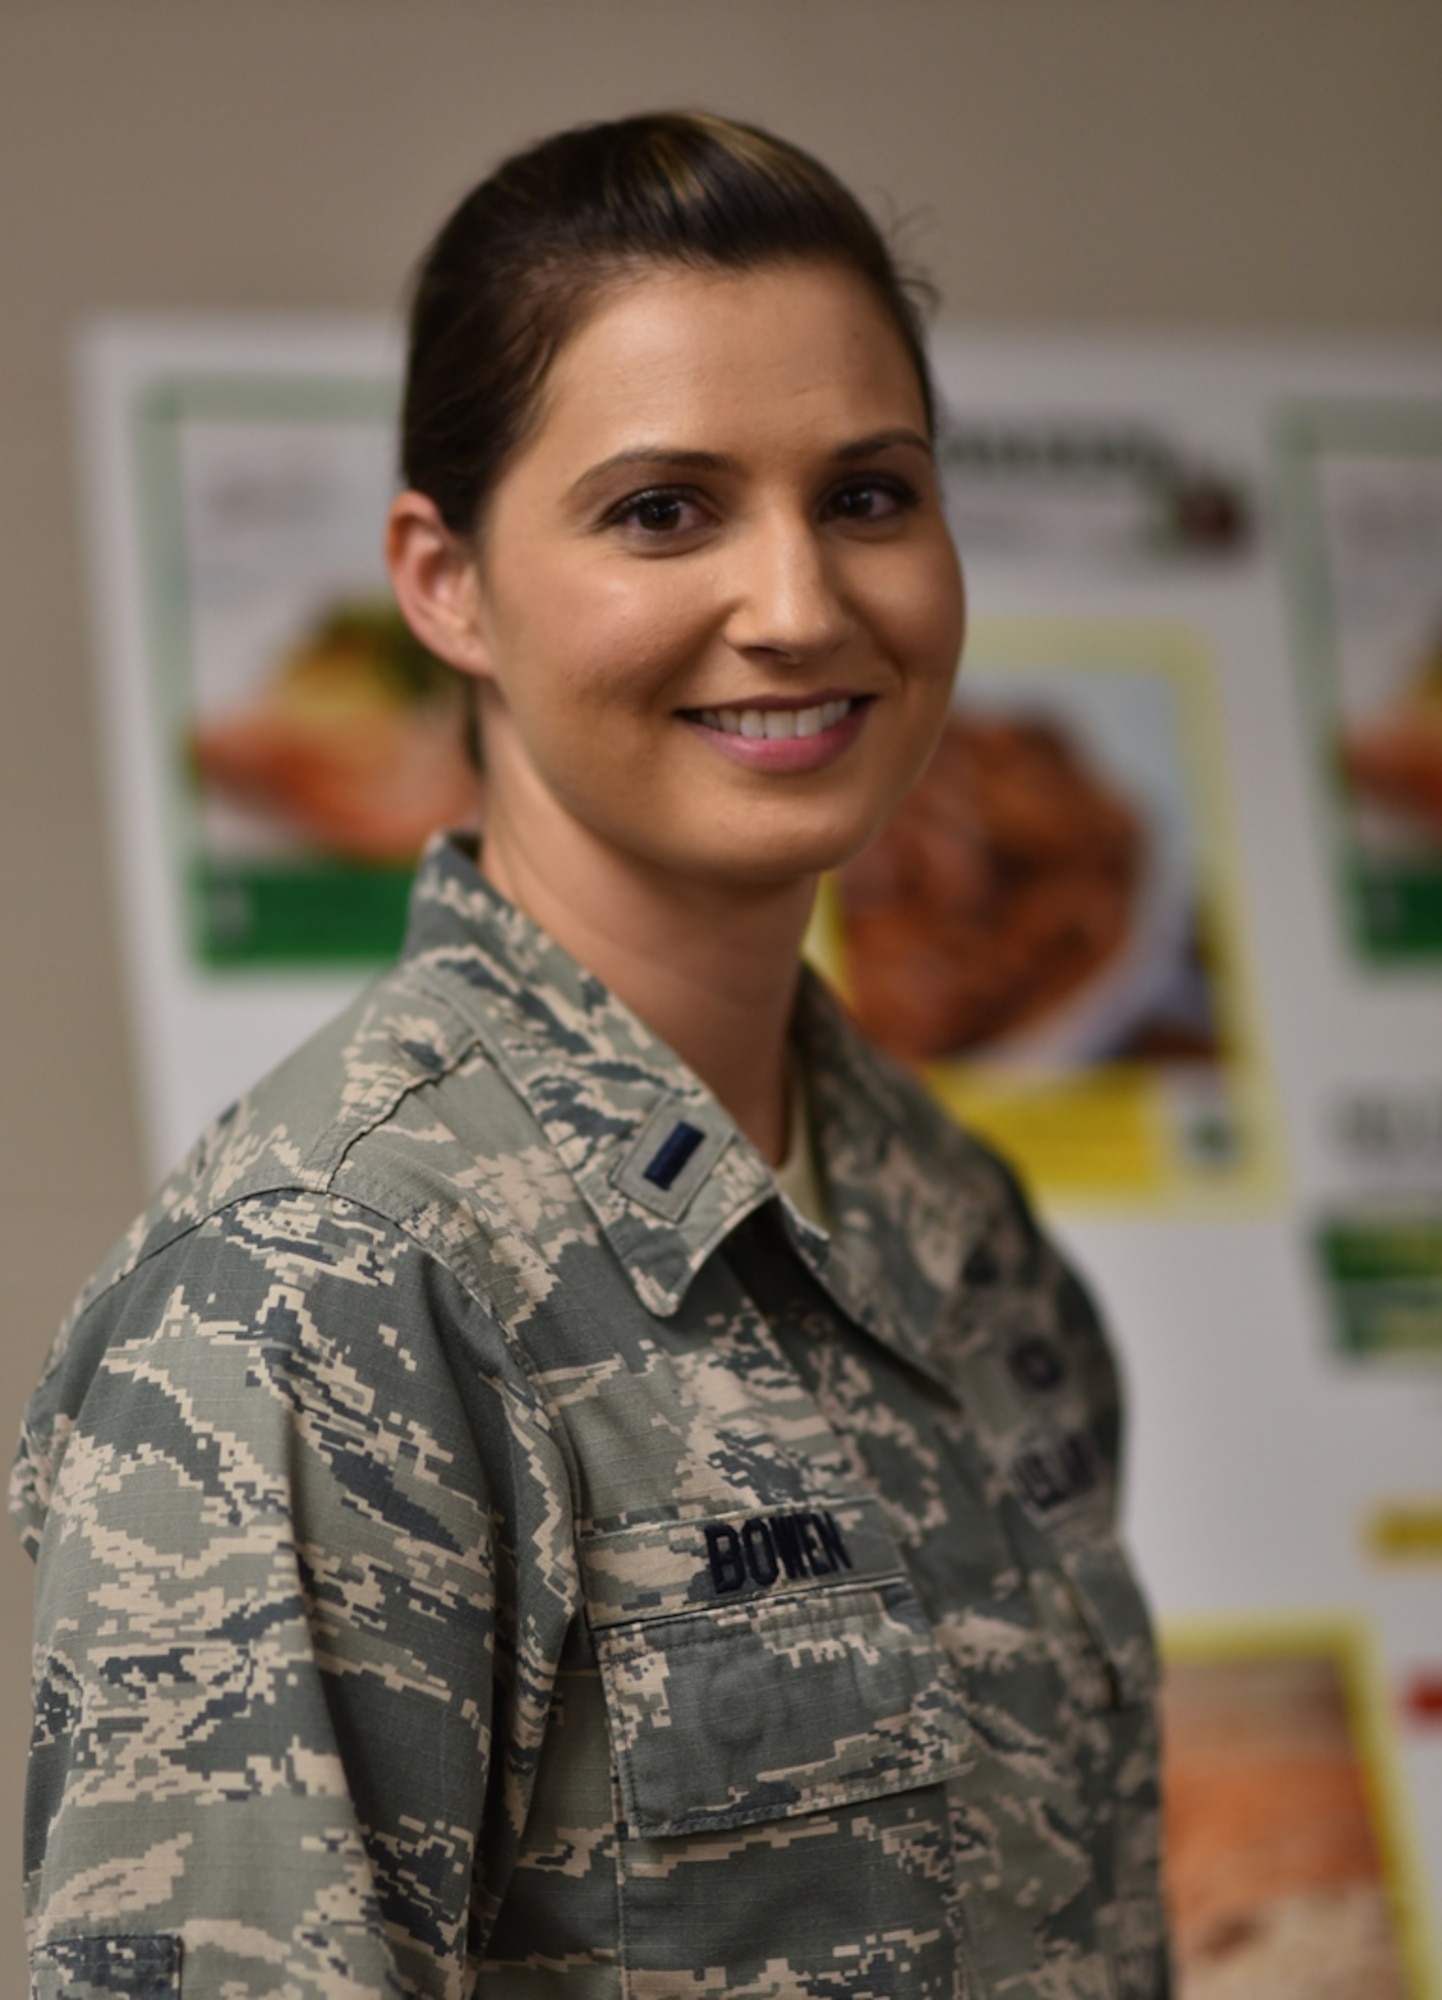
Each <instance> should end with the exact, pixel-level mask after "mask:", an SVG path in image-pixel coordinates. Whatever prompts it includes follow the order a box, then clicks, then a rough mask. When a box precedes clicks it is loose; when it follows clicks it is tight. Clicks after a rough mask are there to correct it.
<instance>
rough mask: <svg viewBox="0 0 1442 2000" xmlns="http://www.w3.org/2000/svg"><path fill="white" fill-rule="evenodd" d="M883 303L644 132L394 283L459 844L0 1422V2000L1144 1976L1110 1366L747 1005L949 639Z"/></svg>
mask: <svg viewBox="0 0 1442 2000" xmlns="http://www.w3.org/2000/svg"><path fill="white" fill-rule="evenodd" d="M934 436H935V415H934V405H933V396H932V390H931V385H930V379H929V376H928V372H927V366H926V360H925V356H924V352H923V348H922V344H921V337H920V333H919V322H918V317H917V313H916V309H915V306H914V303H913V300H912V297H911V295H910V293H909V292H908V290H907V289H906V287H905V286H904V285H903V283H902V282H901V280H900V279H899V278H898V275H897V272H896V270H895V268H894V266H893V263H892V261H891V259H890V257H889V256H888V253H887V251H886V249H885V247H884V246H883V244H882V242H881V239H880V237H879V236H878V234H877V232H876V230H875V228H874V226H873V225H872V223H871V222H870V221H869V219H868V218H867V217H866V215H865V214H864V212H863V211H862V210H861V209H860V207H859V206H858V205H857V203H856V202H855V200H854V199H853V198H852V197H851V196H850V194H848V193H847V192H846V191H845V190H844V189H843V188H842V187H841V186H840V185H839V184H838V183H837V182H836V181H835V180H834V179H833V177H832V176H831V175H830V174H828V173H827V172H826V171H825V170H824V169H823V168H822V167H820V166H819V165H818V164H817V163H816V162H815V161H813V160H812V159H810V158H809V157H808V156H806V155H805V154H803V153H801V152H799V151H797V150H796V149H794V148H792V147H790V146H788V145H785V144H783V143H781V142H780V141H778V140H776V139H774V138H771V137H769V136H768V135H766V134H764V133H761V132H758V131H755V130H752V129H750V128H748V127H744V126H740V125H734V124H730V123H727V122H724V121H722V120H719V119H715V118H709V117H699V116H676V115H665V116H650V117H641V118H634V119H628V120H623V121H620V122H618V123H614V124H611V125H601V126H594V127H590V128H586V129H583V130H579V131H574V132H569V133H564V134H562V135H560V136H558V137H556V138H553V139H551V140H548V141H546V142H545V143H543V144H542V145H540V146H538V147H536V148H534V149H532V150H531V151H529V152H527V153H525V154H522V155H520V156H518V157H516V158H514V159H512V160H510V161H508V162H507V163H506V164H504V165H503V166H502V167H501V168H500V169H499V170H498V171H497V172H496V173H495V174H494V175H492V176H491V178H490V179H489V180H488V181H486V182H485V183H483V184H482V185H481V186H480V187H478V188H477V189H476V190H475V191H474V192H473V193H472V194H471V195H470V196H469V197H468V198H467V199H466V200H465V201H464V202H463V203H462V205H461V207H460V208H459V209H458V210H457V211H456V213H455V214H454V215H453V216H452V217H451V219H450V221H449V222H448V223H447V224H446V225H445V227H444V229H443V230H442V231H441V233H440V235H439V237H438V238H437V240H436V242H435V243H434V245H433V246H432V248H431V250H430V252H429V254H428V256H427V258H426V261H425V263H424V265H423V267H422V270H421V273H420V277H419V281H418V285H417V290H416V295H415V302H414V309H413V314H412V325H411V348H410V361H409V373H408V379H407V391H406V402H405V416H404V446H403V450H404V473H405V491H404V492H402V494H401V495H400V497H399V498H398V499H397V501H396V503H395V507H394V510H393V513H392V516H391V521H390V527H389V538H388V553H389V559H390V564H391V570H392V575H393V578H394V581H395V587H396V592H397V596H398V599H399V602H400V604H401V607H402V610H403V611H404V613H405V615H406V617H407V619H408V620H409V622H410V624H411V625H412V627H413V629H414V631H415V632H416V634H417V635H418V636H419V638H420V639H421V640H422V641H423V642H424V643H425V645H426V646H428V647H429V648H430V649H431V650H432V651H433V652H434V653H436V654H437V655H439V656H440V657H441V658H443V659H445V660H447V661H449V662H450V663H451V664H452V665H453V666H454V667H455V668H456V669H458V670H459V671H460V672H461V673H463V674H465V675H467V676H469V677H470V678H471V681H472V683H473V685H474V689H475V697H476V705H477V711H478V717H479V724H480V737H481V740H482V742H483V745H484V762H485V808H484V825H485V835H484V843H483V844H481V845H478V844H477V843H475V842H470V843H468V842H466V841H464V840H458V839H442V840H439V841H437V842H436V843H435V844H434V845H433V846H432V847H431V849H430V850H429V851H428V853H427V855H426V857H425V859H424V861H423V863H422V865H421V868H420V871H419V875H418V878H417V882H416V887H415V892H414V898H413V903H412V910H411V918H410V928H409V934H408V937H407V940H406V945H405V951H404V955H403V957H402V959H401V962H400V964H399V965H398V967H397V968H396V969H395V971H394V972H392V973H391V974H389V975H388V976H386V977H385V978H383V979H381V980H380V981H379V982H377V983H376V984H375V985H374V986H372V987H371V988H370V989H369V990H368V991H367V992H366V993H365V994H364V995H362V996H361V998H360V999H359V1000H358V1001H357V1002H356V1003H355V1004H354V1005H353V1006H352V1008H351V1009H350V1010H349V1011H348V1012H347V1013H346V1014H345V1015H343V1016H342V1017H341V1019H340V1020H338V1021H337V1022H336V1023H335V1024H334V1025H333V1026H332V1027H331V1028H330V1029H329V1030H327V1031H326V1032H325V1033H323V1034H322V1035H321V1036H319V1037H318V1038H317V1039H316V1040H314V1041H313V1042H312V1043H310V1044H309V1045H308V1046H307V1047H306V1048H304V1049H303V1050H302V1051H301V1052H300V1053H299V1054H298V1055H297V1056H295V1057H294V1058H292V1060H291V1061H290V1062H289V1063H288V1064H286V1065H285V1066H283V1067H282V1069H281V1070H279V1071H278V1072H277V1073H276V1074H275V1075H274V1076H272V1077H271V1078H270V1079H268V1080H267V1081H266V1082H265V1083H263V1084H262V1085H260V1086H259V1087H258V1088H257V1089H256V1090H255V1091H254V1092H252V1093H251V1094H250V1095H249V1096H248V1097H247V1098H245V1099H244V1100H243V1101H242V1102H241V1103H240V1104H239V1105H237V1106H236V1107H234V1108H233V1109H232V1110H231V1111H230V1112H228V1113H227V1114H226V1115H225V1116H224V1117H222V1118H221V1119H220V1121H219V1122H218V1123H217V1125H216V1126H215V1127H214V1128H213V1129H212V1130H211V1131H210V1132H208V1133H207V1134H206V1135H205V1137H204V1138H203V1139H202V1140H201V1142H200V1144H199V1146H198V1147H197V1149H196V1151H195V1152H194V1153H193V1154H192V1156H191V1157H190V1158H189V1159H188V1160H187V1161H186V1163H185V1164H184V1165H183V1166H182V1167H181V1168H180V1169H179V1171H178V1172H177V1174H176V1175H175V1176H174V1177H173V1178H172V1180H171V1181H170V1182H169V1183H168V1185H167V1186H166V1188H165V1189H164V1190H163V1191H162V1193H161V1195H160V1197H159V1198H158V1200H157V1202H156V1204H155V1205H154V1206H153V1208H152V1209H151V1211H150V1212H149V1213H148V1215H147V1216H145V1217H144V1218H142V1219H141V1221H140V1222H138V1223H137V1224H136V1226H135V1227H134V1229H133V1230H132V1231H131V1232H130V1234H129V1235H128V1236H127V1237H126V1238H125V1240H124V1242H123V1243H122V1244H121V1245H120V1246H119V1248H118V1249H117V1251H116V1252H115V1254H114V1255H113V1257H112V1259H111V1260H110V1262H109V1263H108V1265H107V1266H106V1267H105V1268H104V1269H103V1270H102V1271H101V1272H100V1273H99V1274H98V1276H97V1277H96V1278H95V1279H94V1280H93V1281H92V1283H91V1284H90V1286H89V1287H88V1288H87V1290H86V1292H85V1293H84V1295H83V1296H82V1298H81V1300H80V1302H79V1304H78V1305H77V1308H76V1311H75V1313H74V1315H73V1316H72V1319H71V1321H70V1322H69V1325H68V1328H67V1330H66V1332H65V1333H64V1335H63V1336H62V1338H61V1341H60V1342H59V1343H58V1345H57V1348H56V1351H55V1354H54V1356H53V1358H52V1361H51V1364H50V1367H49V1370H48V1372H47V1375H46V1378H45V1381H44V1383H43V1384H42V1386H41V1388H40V1390H39V1391H38V1393H37V1395H36V1397H35V1399H34V1401H33V1403H32V1406H31V1410H30V1415H29V1422H28V1425H27V1431H26V1436H25V1440H24V1443H23V1445H22V1451H21V1457H20V1462H19V1467H18V1471H17V1477H16V1489H15V1507H16V1512H17V1515H18V1517H19V1519H20V1522H21V1524H22V1529H23V1532H24V1533H25V1534H26V1536H27V1538H28V1539H29V1541H30V1544H31V1546H32V1547H33V1548H35V1549H37V1550H38V1554H39V1560H40V1613H39V1622H40V1632H39V1652H38V1681H37V1688H38V1694H37V1709H36V1724H35V1746H34V1754H33V1760H32V1778H31V1788H30V1797H29V1808H28V1818H27V1858H26V1868H27V1878H26V1880H27V1897H28V1907H29V1913H30V1925H31V1941H32V1966H33V1978H34V1982H35V1991H36V1992H37V1993H38V1994H39V1995H41V1996H59V1995H62V1994H63V1995H79V1996H84V2000H94V1996H98V1995H101V1994H105V1995H107V1996H114V1995H132V1996H142V1995H143V1996H146V2000H156V1996H161V1995H166V1996H170V1995H184V1996H187V2000H196V1996H205V2000H222V1996H225V2000H242V1996H244V2000H259V1996H261V1995H274V1996H282V1995H283V1996H285V2000H341V1996H347V2000H350V1996H354V2000H380V1996H383V1995H384V1996H391V1995H402V1994H408V1995H415V1996H422V1995H423V1996H434V2000H442V1996H445V2000H459V1996H462V1995H469V1994H471V1993H473V1992H477V1991H480V1992H492V1991H494V1992H497V1993H502V1994H505V1995H507V1996H515V2000H526V1997H527V1996H536V2000H540V1996H546V1995H551V1994H560V1993H561V1992H563V1991H564V1992H565V1993H567V1994H577V1995H580V1994H585V1995H595V1996H603V1995H604V1996H623V1995H624V1996H629V2000H653V1997H654V2000H662V1996H667V1997H668V2000H669V1996H683V1995H684V1996H686V1997H687V2000H721V1996H739V1995H746V1996H755V2000H782V1996H793V1995H811V1996H828V2000H829V1997H830V1996H843V1995H845V1996H855V1997H856V2000H863V1996H882V1995H885V1996H889V1997H890V2000H913V1997H915V2000H919V1996H923V1995H926V1996H933V1995H935V1996H941V1995H946V1996H949V2000H950V1997H951V1996H958V1995H963V1994H964V1995H969V1996H980V1995H987V1994H992V1993H996V1994H1003V1993H1004V1994H1005V1995H1006V1996H1007V2000H1028V1997H1029V2000H1042V1996H1043V1995H1045V1996H1047V2000H1061V1996H1076V1997H1077V2000H1081V1996H1103V1995H1107V1996H1126V2000H1141V1996H1148V2000H1150V1996H1155V1995H1158V1994H1161V1993H1163V1992H1164V1991H1165V1987H1166V1959H1165V1946H1164V1939H1163V1922H1162V1916H1161V1910H1160V1902H1159V1895H1158V1885H1157V1767H1156V1739H1155V1722H1154V1712H1153V1711H1154V1704H1153V1695H1154V1663H1153V1655H1152V1649H1151V1642H1150V1637H1149V1632H1148V1627H1147V1620H1146V1615H1145V1612H1144V1610H1143V1608H1142V1606H1141V1603H1140V1600H1139V1599H1138V1596H1137V1593H1136V1590H1135V1587H1134V1585H1133V1583H1132V1581H1131V1579H1130V1576H1129V1574H1128V1570H1127V1566H1126V1563H1125V1560H1124V1557H1123V1555H1122V1553H1121V1552H1120V1550H1119V1548H1118V1546H1117V1543H1116V1541H1115V1539H1114V1533H1113V1516H1114V1502H1115V1477H1116V1460H1117V1442H1118V1436H1117V1433H1118V1420H1117V1402H1116V1389H1115V1380H1114V1375H1113V1370H1112V1366H1111V1362H1110V1359H1109V1355H1108V1351H1107V1347H1106V1343H1105V1340H1104V1337H1103V1334H1102V1332H1101V1330H1100V1329H1099V1326H1098V1323H1097V1320H1096V1317H1095V1314H1094V1312H1093V1309H1092V1307H1091V1305H1090V1303H1089V1302H1088V1300H1087V1298H1086V1296H1085V1294H1084V1292H1083V1291H1082V1290H1081V1288H1080V1287H1079V1285H1078V1284H1077V1282H1076V1280H1075V1279H1074V1278H1073V1277H1072V1276H1071V1274H1070V1273H1069V1272H1068V1271H1067V1270H1066V1268H1065V1267H1064V1266H1063V1264H1062V1263H1061V1262H1060V1261H1059V1259H1058V1258H1057V1256H1056V1254H1055V1252H1054V1251H1053V1249H1052V1248H1051V1247H1050V1246H1049V1244H1048V1243H1047V1242H1046V1240H1045V1239H1044V1238H1043V1237H1042V1236H1041V1235H1040V1234H1039V1233H1038V1230H1037V1228H1036V1226H1035V1224H1034V1222H1033V1220H1032V1218H1031V1216H1030V1214H1029V1213H1028V1211H1027V1208H1026V1206H1025V1204H1024V1202H1023V1200H1022V1198H1021V1196H1020V1195H1019V1193H1018V1191H1017V1189H1016V1186H1015V1184H1014V1182H1013V1181H1012V1179H1011V1178H1010V1176H1009V1175H1008V1173H1007V1172H1006V1170H1005V1169H1004V1168H1003V1167H1002V1166H1001V1165H1000V1164H998V1162H997V1161H996V1160H995V1158H994V1157H993V1156H991V1155H990V1154H989V1153H988V1152H986V1151H985V1150H984V1149H983V1148H982V1147H980V1146H979V1145H978V1144H976V1143H975V1142H974V1141H973V1140H971V1139H970V1138H968V1137H967V1136H966V1135H965V1134H964V1133H962V1132H961V1131H959V1130H958V1129H956V1128H955V1127H954V1126H953V1125H951V1124H950V1123H949V1122H948V1121H947V1120H946V1119H945V1118H944V1117H942V1116H941V1114H940V1113H939V1112H938V1111H936V1110H935V1109H934V1108H933V1107H932V1105H931V1104H930V1103H929V1101H928V1100H927V1099H926V1098H925V1097H924V1095H923V1094H922V1093H921V1091H920V1090H919V1088H918V1087H917V1086H916V1085H915V1084H914V1083H913V1082H911V1081H910V1080H909V1078H908V1077H907V1076H905V1075H904V1074H902V1073H901V1072H900V1071H898V1070H897V1069H896V1068H895V1067H893V1066H892V1065H891V1064H890V1063H889V1062H887V1061H885V1060H884V1059H883V1058H881V1057H880V1056H879V1055H878V1054H877V1053H876V1052H875V1051H874V1050H872V1049H871V1048H869V1047H868V1046H867V1045H866V1044H865V1043H864V1042H863V1041H862V1040H861V1039H860V1038H859V1037H858V1035H857V1034H856V1032H855V1030H854V1029H853V1028H852V1026H851V1025H850V1024H849V1023H848V1021H847V1019H846V1018H845V1016H844V1014H843V1013H842V1012H841V1010H840V1009H839V1008H838V1006H837V1005H836V1004H835V1002H834V1001H833V1000H832V999H831V998H830V997H829V996H828V995H827V993H826V992H825V991H824V990H823V989H822V988H821V987H820V985H819V984H818V982H817V981H816V980H815V979H814V978H813V977H811V976H810V975H809V974H808V973H806V972H805V971H804V970H803V969H802V966H801V962H800V944H801V938H802V934H803V931H804V929H805V927H806V923H807V919H808V914H809V911H810V908H811V904H812V899H813V895H814V892H815V887H816V883H817V879H818V876H819V875H820V873H821V872H822V871H823V870H825V869H828V868H831V867H834V866H835V865H837V864H839V863H840V862H842V861H844V860H846V859H847V858H848V857H849V856H850V855H852V854H854V853H855V852H857V851H858V850H859V849H860V848H861V847H863V846H864V845H865V844H866V843H867V842H868V841H869V840H870V839H871V838H872V837H873V836H874V835H875V834H876V832H877V831H878V829H879V828H880V827H881V826H882V825H883V824H884V823H885V821H886V819H887V816H888V814H889V813H890V812H891V810H892V809H893V807H894V806H895V805H896V804H897V802H898V801H899V800H900V799H901V798H902V797H903V795H904V794H905V793H906V791H907V789H908V787H909V786H910V785H911V784H912V783H913V782H914V780H915V779H916V778H917V776H918V774H919V773H920V772H921V770H922V768H923V767H924V765H925V764H926V762H927V759H928V756H929V754H930V752H931V750H932V748H933V746H934V744H935V742H936V740H937V737H938V734H939V732H940V730H941V727H942V724H943V721H944V718H945V716H946V713H947V709H948V704H949V700H950V691H951V684H952V678H953V674H954V671H955V667H956V662H957V657H958V653H959V648H960V641H961V633H962V620H963V606H962V589H961V582H960V575H959V571H958V567H957V561H956V556H955V553H954V551H953V548H952V544H951V541H950V537H949V535H948V532H947V528H946V524H945V520H944V518H943V512H942V504H941V494H940V490H939V485H938V478H937V469H936V464H935V460H934V456H933V443H934Z"/></svg>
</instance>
